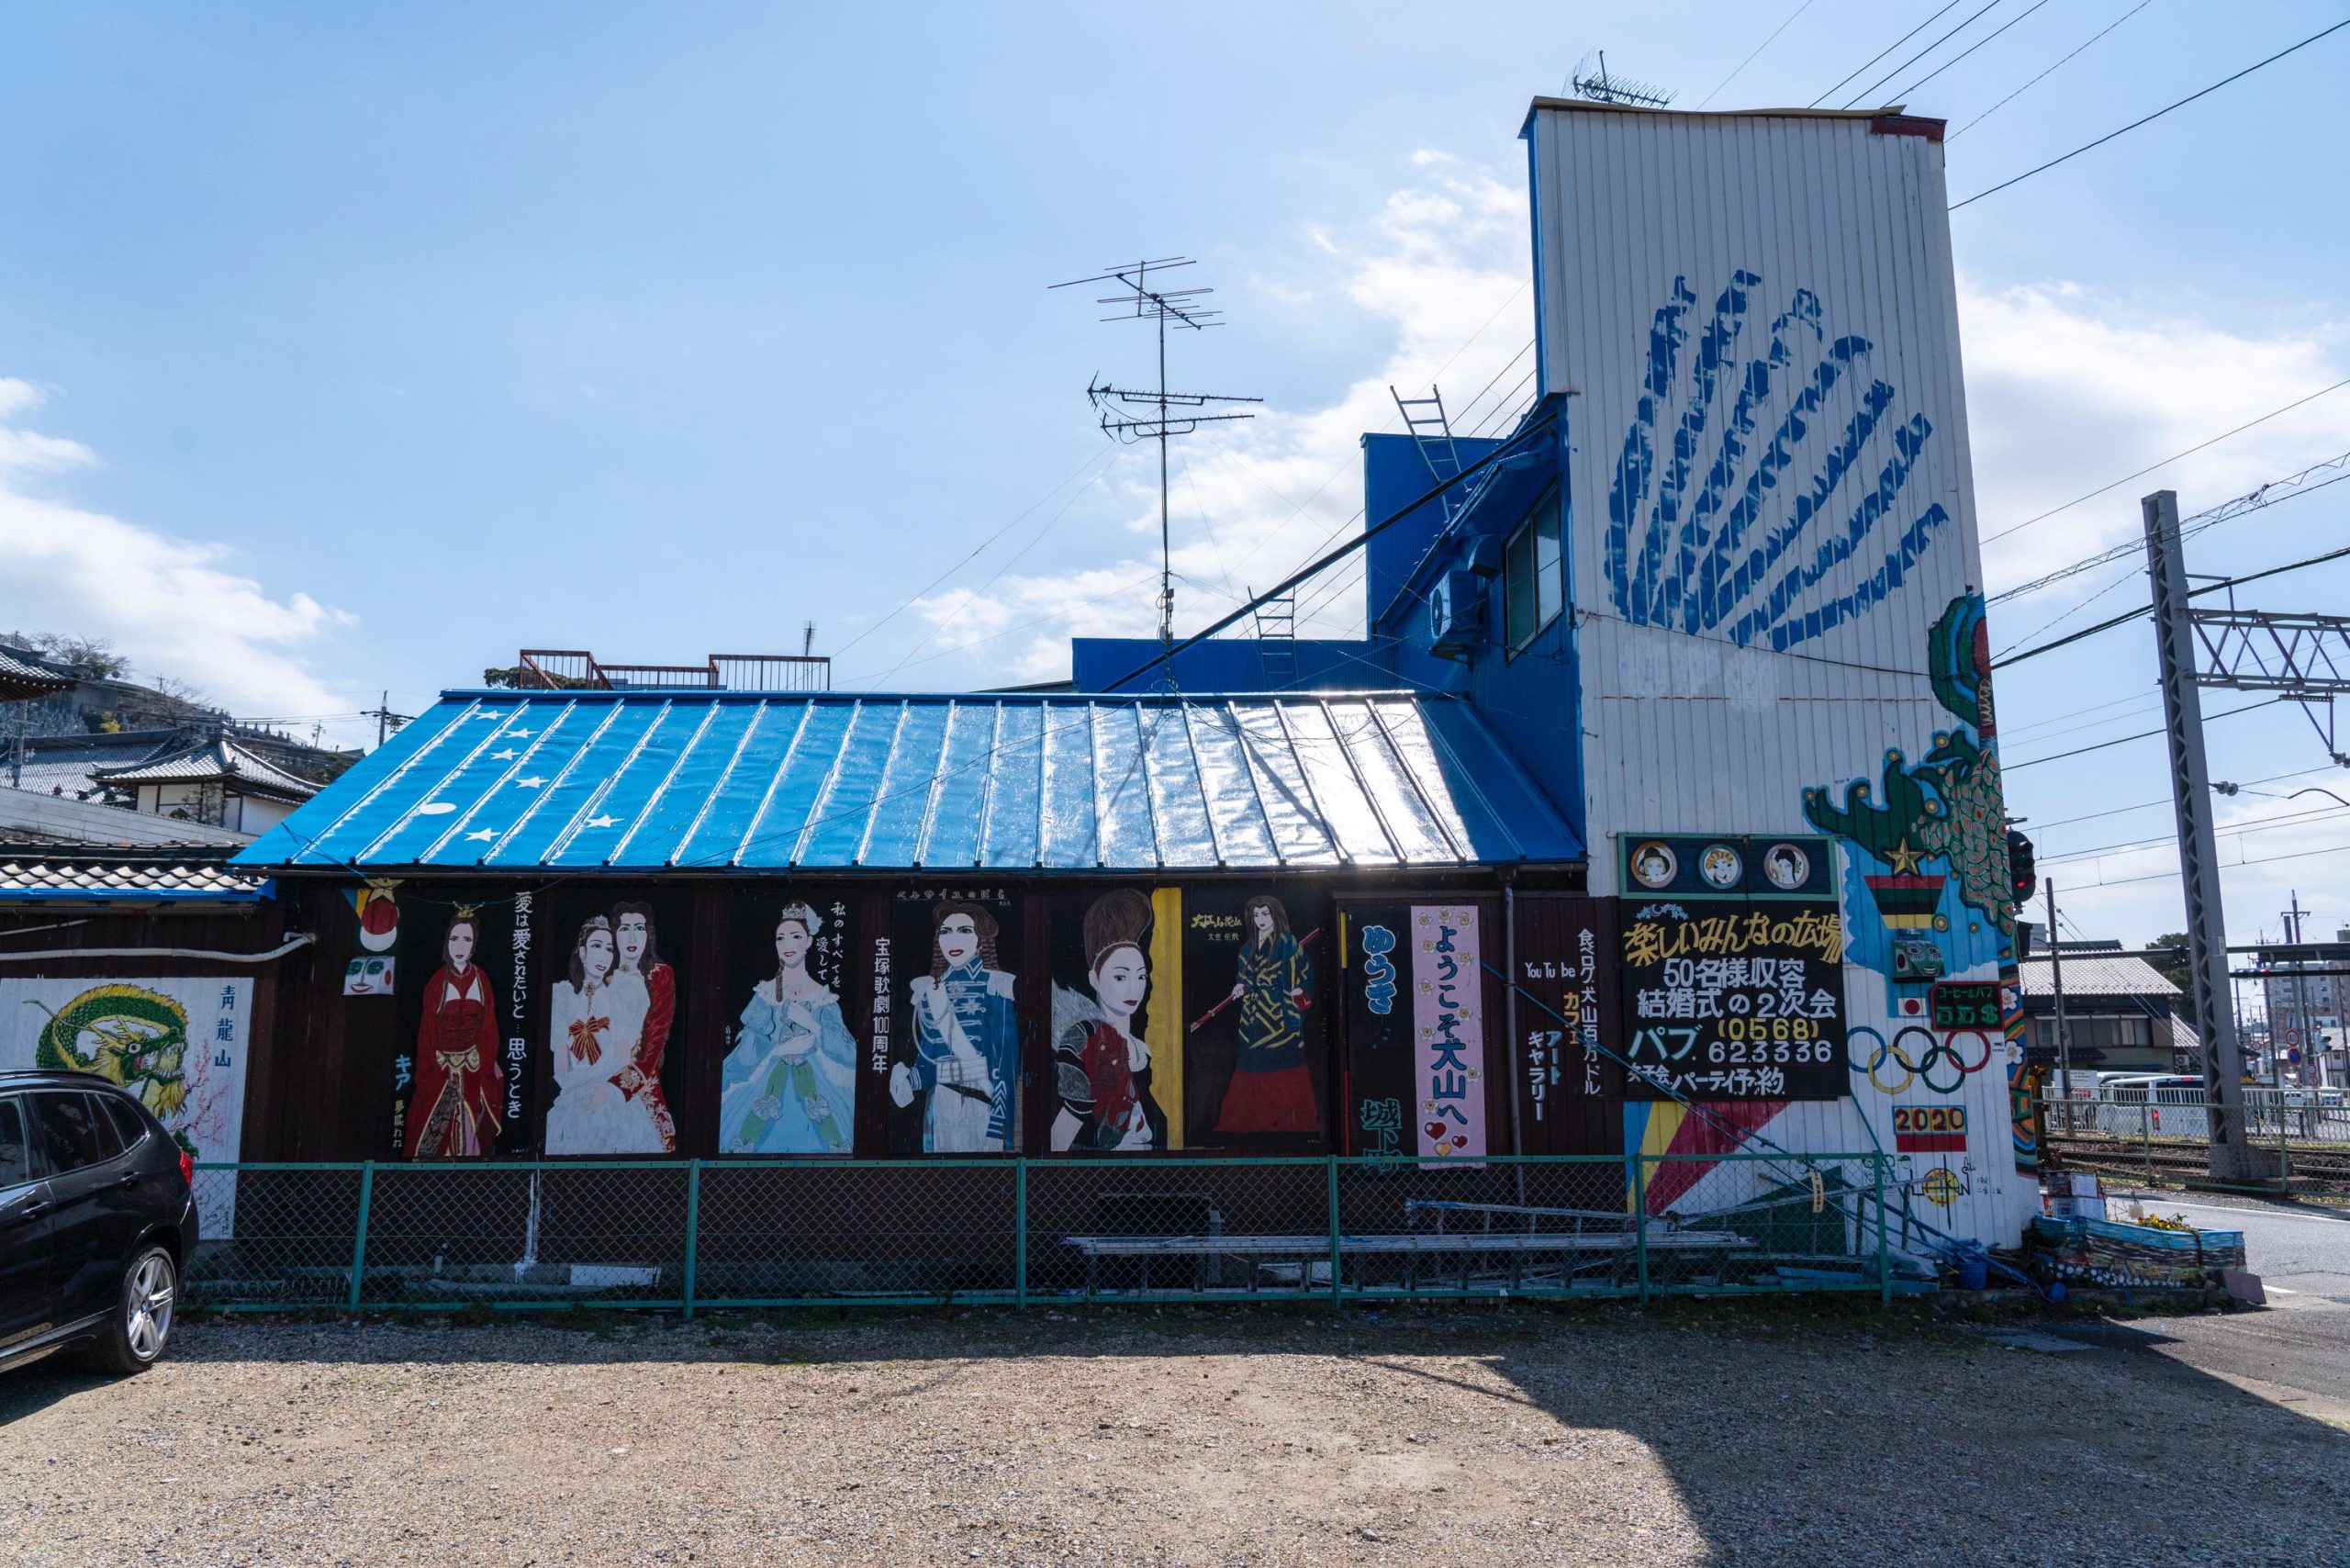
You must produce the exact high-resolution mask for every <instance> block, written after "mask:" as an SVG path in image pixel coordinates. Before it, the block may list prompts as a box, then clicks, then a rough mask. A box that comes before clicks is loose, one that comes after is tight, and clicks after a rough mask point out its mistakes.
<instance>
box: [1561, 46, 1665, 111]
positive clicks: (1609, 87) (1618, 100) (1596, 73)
mask: <svg viewBox="0 0 2350 1568" xmlns="http://www.w3.org/2000/svg"><path fill="white" fill-rule="evenodd" d="M1593 58H1594V57H1593V56H1591V55H1588V54H1586V55H1584V56H1583V63H1582V64H1580V65H1578V66H1576V67H1575V73H1574V75H1573V76H1572V77H1571V78H1570V79H1569V80H1570V83H1571V84H1572V86H1573V88H1574V90H1575V93H1576V95H1577V96H1579V97H1584V98H1589V99H1590V100H1591V101H1592V102H1594V103H1597V104H1630V105H1631V106H1634V107H1635V108H1643V109H1661V108H1662V107H1664V106H1665V105H1667V104H1669V103H1671V102H1673V93H1672V91H1671V90H1670V89H1669V88H1664V87H1660V86H1658V85H1657V84H1655V83H1653V82H1636V81H1634V80H1633V79H1632V78H1631V77H1629V76H1610V75H1609V74H1608V73H1607V51H1606V50H1604V49H1603V50H1600V51H1599V52H1598V55H1597V59H1598V61H1599V65H1598V68H1597V69H1594V68H1593V66H1592V60H1593Z"/></svg>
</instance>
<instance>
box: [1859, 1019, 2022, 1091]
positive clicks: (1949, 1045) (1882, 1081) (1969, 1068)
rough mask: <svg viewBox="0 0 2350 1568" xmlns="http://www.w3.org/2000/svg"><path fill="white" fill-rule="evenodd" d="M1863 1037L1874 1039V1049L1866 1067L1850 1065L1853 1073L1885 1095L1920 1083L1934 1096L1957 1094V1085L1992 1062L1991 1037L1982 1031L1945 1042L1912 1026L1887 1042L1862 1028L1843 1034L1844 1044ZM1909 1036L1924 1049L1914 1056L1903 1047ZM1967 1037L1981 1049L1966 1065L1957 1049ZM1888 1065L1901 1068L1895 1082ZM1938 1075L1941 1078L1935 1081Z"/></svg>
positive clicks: (1966, 1031) (1957, 1035)
mask: <svg viewBox="0 0 2350 1568" xmlns="http://www.w3.org/2000/svg"><path fill="white" fill-rule="evenodd" d="M1863 1035H1870V1036H1874V1037H1875V1039H1876V1049H1875V1050H1874V1051H1872V1052H1871V1053H1869V1058H1868V1063H1867V1065H1866V1066H1865V1067H1863V1065H1862V1064H1861V1063H1860V1062H1858V1061H1852V1062H1851V1063H1849V1065H1850V1066H1851V1068H1852V1070H1853V1071H1855V1072H1863V1073H1866V1074H1867V1075H1868V1081H1869V1082H1870V1084H1871V1085H1872V1086H1873V1087H1874V1088H1875V1089H1876V1090H1877V1091H1878V1092H1881V1093H1885V1094H1898V1093H1901V1092H1903V1091H1905V1090H1907V1089H1908V1087H1909V1086H1910V1085H1911V1084H1912V1083H1916V1082H1923V1083H1924V1084H1925V1086H1926V1087H1927V1088H1928V1089H1930V1090H1931V1091H1932V1092H1935V1093H1937V1094H1953V1093H1956V1092H1957V1091H1958V1089H1959V1087H1960V1085H1962V1084H1964V1082H1965V1081H1966V1080H1967V1079H1968V1078H1969V1077H1970V1076H1972V1075H1973V1074H1975V1073H1978V1072H1980V1071H1982V1070H1984V1068H1986V1067H1987V1066H1989V1065H1990V1061H1991V1036H1989V1035H1988V1034H1987V1033H1986V1032H1985V1031H1983V1030H1981V1029H1960V1030H1957V1031H1955V1032H1953V1034H1952V1035H1951V1036H1949V1038H1947V1039H1936V1038H1935V1037H1934V1035H1933V1033H1932V1031H1930V1030H1929V1029H1926V1028H1924V1027H1922V1026H1921V1025H1916V1024H1911V1025H1907V1026H1905V1027H1904V1028H1902V1029H1900V1030H1898V1031H1897V1032H1896V1033H1895V1035H1894V1036H1893V1038H1892V1039H1891V1040H1887V1039H1886V1037H1885V1036H1884V1035H1882V1034H1880V1033H1878V1031H1876V1030H1875V1029H1873V1028H1871V1027H1869V1026H1868V1025H1865V1024H1862V1025H1855V1026H1854V1027H1852V1029H1850V1030H1848V1031H1846V1041H1847V1044H1848V1045H1849V1044H1851V1043H1853V1042H1856V1041H1857V1040H1858V1039H1859V1037H1860V1036H1863ZM1912 1035H1915V1036H1918V1037H1919V1039H1921V1040H1923V1041H1925V1042H1926V1044H1925V1048H1924V1049H1923V1050H1922V1051H1920V1052H1919V1053H1917V1054H1915V1055H1913V1054H1911V1052H1910V1051H1909V1050H1908V1049H1907V1048H1905V1047H1904V1046H1903V1044H1902V1042H1903V1041H1905V1040H1907V1039H1908V1038H1909V1036H1912ZM1968 1036H1973V1037H1974V1039H1975V1044H1976V1045H1978V1046H1980V1047H1982V1048H1981V1050H1979V1051H1978V1052H1977V1053H1976V1055H1975V1060H1974V1062H1973V1063H1971V1064H1970V1063H1969V1062H1968V1061H1967V1059H1966V1057H1965V1053H1964V1052H1963V1051H1962V1050H1960V1049H1959V1045H1958V1042H1959V1041H1961V1040H1963V1039H1965V1038H1967V1037H1968ZM1888 1063H1893V1064H1897V1065H1898V1066H1899V1067H1900V1069H1901V1076H1900V1077H1899V1078H1898V1079H1894V1078H1892V1077H1891V1076H1890V1075H1889V1074H1888V1073H1887V1072H1886V1066H1887V1064H1888ZM1938 1071H1939V1072H1941V1073H1942V1074H1943V1076H1941V1077H1938V1076H1937V1072H1938Z"/></svg>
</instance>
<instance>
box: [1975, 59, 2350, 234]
mask: <svg viewBox="0 0 2350 1568" xmlns="http://www.w3.org/2000/svg"><path fill="white" fill-rule="evenodd" d="M2343 28H2350V17H2344V18H2343V19H2342V20H2341V21H2338V22H2336V23H2334V24H2333V26H2332V27H2330V28H2322V29H2320V30H2319V31H2317V32H2313V33H2311V35H2310V36H2309V37H2307V38H2305V39H2302V40H2301V41H2300V42H2299V43H2297V44H2294V45H2293V46H2291V47H2290V48H2288V49H2280V50H2277V52H2276V53H2274V54H2272V55H2270V56H2269V57H2268V58H2267V59H2266V60H2263V61H2260V62H2257V63H2255V64H2252V65H2247V66H2245V67H2244V69H2243V70H2241V71H2239V72H2237V73H2235V74H2234V75H2233V76H2223V77H2221V79H2220V80H2219V81H2217V82H2214V83H2212V84H2210V86H2208V87H2205V88H2203V89H2201V90H2200V91H2199V92H2194V93H2189V94H2188V95H2187V96H2185V97H2183V98H2181V99H2179V100H2178V101H2177V103H2175V104H2165V105H2164V106H2162V107H2161V108H2158V109H2156V110H2155V111H2154V113H2153V114H2150V115H2147V116H2145V117H2144V118H2141V119H2133V120H2132V121H2131V122H2130V123H2129V124H2128V125H2125V126H2123V127H2122V128H2121V129H2119V130H2109V131H2107V132H2106V133H2105V134H2104V135H2103V136H2100V137H2098V139H2097V140H2095V141H2087V142H2083V143H2082V144H2081V145H2080V146H2078V147H2076V148H2074V149H2073V150H2072V151H2070V152H2067V153H2065V155H2064V156H2063V157H2061V158H2051V159H2050V160H2048V162H2045V163H2042V164H2041V165H2040V166H2039V167H2038V168H2034V169H2026V170H2025V171H2024V172H2023V173H2022V174H2018V175H2016V176H2015V177H2014V178H2012V179H2007V180H2001V181H2000V182H1999V183H1998V184H1997V185H1993V186H1991V187H1990V188H1989V189H1988V190H1980V191H1976V192H1975V194H1974V195H1973V196H1968V197H1967V198H1966V199H1965V200H1964V201H1957V202H1953V203H1951V207H1950V209H1951V210H1952V211H1953V212H1956V211H1957V210H1958V209H1959V208H1960V207H1972V206H1974V205H1975V203H1976V202H1978V201H1981V200H1982V199H1983V198H1984V197H1985V196H1997V195H1998V194H1999V193H2000V192H2001V191H2003V190H2006V189H2007V188H2008V187H2009V185H2021V184H2023V182H2024V181H2026V180H2028V179H2030V178H2031V177H2032V176H2033V175H2034V174H2046V173H2047V172H2048V171H2049V170H2051V169H2053V168H2054V167H2056V165H2057V164H2059V163H2069V162H2072V161H2073V160H2074V159H2076V158H2077V157H2079V156H2080V155H2081V154H2082V153H2084V152H2089V151H2095V150H2096V149H2098V148H2099V147H2102V146H2104V145H2105V144H2106V143H2107V142H2109V141H2111V140H2113V139H2114V138H2116V137H2118V136H2127V135H2129V134H2130V133H2131V132H2132V131H2133V130H2135V129H2138V128H2139V127H2140V126H2142V125H2152V124H2153V123H2154V121H2156V120H2158V119H2160V118H2163V116H2165V115H2166V114H2168V113H2170V112H2171V111H2172V110H2173V109H2183V108H2185V107H2186V106H2188V105H2189V104H2191V103H2193V102H2194V101H2195V100H2196V99H2198V98H2204V97H2209V96H2210V95H2212V94H2213V93H2216V92H2218V91H2219V90H2220V89H2221V88H2222V87H2225V86H2227V85H2228V84H2231V83H2234V82H2241V81H2243V80H2244V78H2245V77H2247V76H2249V75H2251V74H2252V73H2254V72H2255V71H2259V70H2263V69H2265V68H2266V67H2268V66H2271V65H2274V64H2276V63H2277V62H2278V61H2280V60H2282V59H2284V58H2285V57H2286V56H2287V55H2288V54H2297V53H2299V52H2300V51H2301V50H2305V49H2307V48H2309V46H2310V45H2311V44H2313V43H2315V42H2317V41H2318V40H2319V39H2324V38H2331V37H2332V36H2333V35H2334V34H2335V33H2338V32H2340V31H2341V30H2342V29H2343Z"/></svg>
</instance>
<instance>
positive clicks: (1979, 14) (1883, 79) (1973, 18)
mask: <svg viewBox="0 0 2350 1568" xmlns="http://www.w3.org/2000/svg"><path fill="white" fill-rule="evenodd" d="M1998 6H1999V0H1991V3H1990V4H1989V5H1987V6H1984V7H1983V9H1982V10H1980V11H1975V12H1972V13H1970V14H1969V15H1968V17H1967V18H1966V20H1964V21H1963V22H1961V23H1959V24H1958V26H1956V27H1954V28H1951V30H1950V31H1948V32H1946V33H1944V34H1943V35H1942V37H1940V38H1938V39H1935V40H1934V41H1933V42H1931V43H1930V44H1928V45H1927V46H1926V47H1925V48H1923V49H1921V50H1919V51H1918V52H1917V53H1915V54H1913V55H1911V56H1910V57H1909V58H1908V59H1907V60H1905V61H1903V62H1901V63H1900V64H1898V65H1897V66H1895V67H1894V68H1893V69H1892V70H1890V71H1888V72H1886V73H1885V74H1884V75H1882V76H1880V77H1878V78H1877V79H1876V80H1875V81H1874V82H1872V83H1870V84H1868V85H1867V86H1865V87H1863V88H1862V89H1861V90H1860V91H1859V92H1857V93H1855V94H1853V95H1852V96H1851V97H1849V98H1847V99H1845V100H1844V107H1846V108H1848V109H1849V108H1851V107H1852V106H1853V105H1854V104H1857V103H1859V102H1860V101H1861V100H1862V99H1863V98H1865V97H1867V96H1868V95H1870V94H1871V93H1874V92H1875V91H1876V90H1877V89H1878V88H1879V87H1882V86H1884V85H1885V84H1886V83H1887V82H1890V81H1892V80H1893V79H1894V78H1895V77H1896V76H1898V75H1900V74H1901V73H1903V72H1904V71H1907V70H1908V69H1909V68H1910V67H1911V66H1913V65H1915V64H1917V63H1918V62H1919V61H1921V60H1923V59H1925V58H1926V56H1928V55H1930V54H1931V53H1933V52H1934V50H1938V49H1940V48H1942V45H1944V44H1946V43H1948V42H1950V40H1951V39H1954V38H1956V37H1957V36H1958V35H1959V34H1961V33H1963V32H1964V31H1965V30H1966V29H1967V28H1971V27H1973V26H1974V25H1975V23H1976V22H1978V21H1980V20H1982V18H1983V17H1984V16H1985V14H1986V13H1987V12H1991V11H1995V10H1997V9H1998Z"/></svg>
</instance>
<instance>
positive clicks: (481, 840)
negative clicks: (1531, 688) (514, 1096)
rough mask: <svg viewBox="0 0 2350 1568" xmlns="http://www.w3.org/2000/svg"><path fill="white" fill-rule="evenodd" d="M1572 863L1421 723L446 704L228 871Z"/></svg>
mask: <svg viewBox="0 0 2350 1568" xmlns="http://www.w3.org/2000/svg"><path fill="white" fill-rule="evenodd" d="M1582 857H1583V845H1582V844H1581V842H1580V841H1578V839H1577V838H1576V836H1575V834H1574V832H1573V830H1572V828H1570V827H1569V826H1568V825H1567V823H1566V820H1565V819H1564V818H1563V817H1562V816H1561V814H1560V812H1559V810H1558V808H1557V807H1556V806H1555V805H1553V804H1552V803H1551V801H1550V799H1549V798H1548V797H1547V796H1545V795H1544V794H1543V792H1542V790H1541V788H1540V786H1539V785H1538V784H1537V783H1536V782H1535V781H1534V780H1533V778H1531V777H1529V776H1528V774H1527V771H1526V769H1525V768H1524V767H1522V766H1521V765H1520V764H1519V763H1518V761H1517V759H1516V757H1515V756H1511V755H1510V753H1509V752H1508V750H1507V749H1506V748H1505V746H1504V745H1502V743H1501V742H1500V741H1499V740H1498V739H1496V738H1495V736H1494V734H1493V733H1492V731H1490V730H1489V729H1487V728H1486V726H1485V724H1484V722H1483V720H1482V719H1481V718H1480V717H1479V716H1478V714H1477V712H1476V711H1475V709H1474V708H1472V706H1470V705H1469V704H1468V703H1467V702H1465V701H1461V700H1455V699H1451V698H1446V697H1431V696H1425V695H1420V694H1417V693H1402V692H1352V693H1316V694H1314V695H1312V696H1310V697H1298V698H1270V697H1264V696H1255V697H1233V698H1203V697H1189V698H1169V697H1163V696H1161V697H1150V696H1145V697H1121V698H1116V699H1108V700H1104V699H1099V698H1087V697H1083V696H1062V695H1057V694H1056V695H1037V696H1020V695H1005V696H993V695H981V696H966V697H923V696H913V697H898V696H889V697H881V696H863V697H858V696H851V695H847V694H843V693H834V694H824V695H801V694H792V695H764V694H758V693H749V692H741V693H737V692H711V691H627V692H610V691H582V692H543V693H542V692H532V693H527V694H526V693H520V692H512V691H456V692H449V693H446V694H445V695H443V697H442V700H441V701H440V702H439V703H438V704H436V705H435V706H434V707H433V708H432V709H431V711H429V712H427V713H425V714H424V715H423V716H422V717H421V718H419V719H418V720H416V721H415V722H412V723H410V724H408V726H407V727H405V728H404V729H402V730H401V731H400V732H399V733H398V734H397V735H395V736H394V737H393V738H392V739H391V741H390V742H388V743H387V744H386V745H384V746H382V747H380V748H379V749H378V750H377V751H376V752H375V754H374V755H373V756H369V757H367V758H366V759H365V760H364V761H362V762H361V763H360V764H359V765H358V766H357V767H353V768H352V769H351V770H350V771H349V772H347V773H345V774H344V775H343V776H342V777H341V778H338V779H336V780H335V781H334V782H333V783H332V784H330V785H329V786H328V787H327V788H326V789H325V790H322V791H320V792H319V795H318V796H317V797H316V798H315V799H313V800H311V801H308V803H307V804H305V805H303V806H301V807H299V808H298V809H297V811H296V812H294V814H293V815H292V816H291V817H289V818H288V819H286V821H285V823H281V824H280V825H278V826H276V827H274V828H272V829H270V830H269V832H267V833H266V834H263V836H262V837H261V838H260V839H259V840H258V841H256V842H255V843H253V844H252V846H248V847H247V848H246V849H244V850H243V851H242V852H241V853H240V854H239V855H238V856H237V858H236V864H238V865H240V866H248V867H286V868H295V867H308V868H319V869H325V868H346V869H359V870H366V871H370V872H375V871H380V870H392V869H400V868H448V869H459V868H474V867H480V868H486V869H498V868H508V869H516V870H520V869H524V868H576V869H582V870H586V869H594V868H612V869H625V870H645V871H653V870H678V871H696V870H711V871H719V870H752V871H779V870H786V869H795V870H824V871H837V870H867V871H873V870H914V869H931V870H948V869H960V868H989V869H993V870H1005V871H1016V870H1044V871H1095V870H1114V871H1158V870H1209V871H1212V870H1219V869H1226V870H1277V869H1283V868H1346V867H1373V868H1444V867H1458V866H1475V865H1499V864H1512V863H1517V862H1522V861H1532V862H1557V861H1567V860H1577V859H1581V858H1582Z"/></svg>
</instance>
